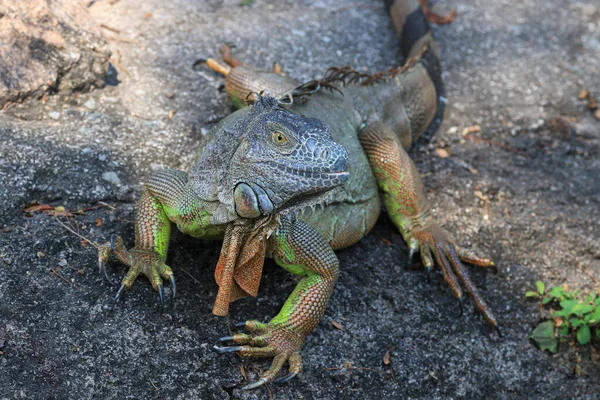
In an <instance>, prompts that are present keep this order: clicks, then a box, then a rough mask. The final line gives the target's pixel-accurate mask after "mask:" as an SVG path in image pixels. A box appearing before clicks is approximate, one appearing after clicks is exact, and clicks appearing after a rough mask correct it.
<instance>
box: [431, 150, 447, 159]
mask: <svg viewBox="0 0 600 400" xmlns="http://www.w3.org/2000/svg"><path fill="white" fill-rule="evenodd" d="M435 154H437V155H438V157H440V158H448V157H450V151H448V150H447V149H435Z"/></svg>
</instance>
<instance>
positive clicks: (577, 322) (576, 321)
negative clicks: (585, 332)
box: [570, 318, 583, 328]
mask: <svg viewBox="0 0 600 400" xmlns="http://www.w3.org/2000/svg"><path fill="white" fill-rule="evenodd" d="M570 323H571V326H573V327H575V328H577V327H578V326H581V325H583V321H582V320H580V319H577V318H571V321H570Z"/></svg>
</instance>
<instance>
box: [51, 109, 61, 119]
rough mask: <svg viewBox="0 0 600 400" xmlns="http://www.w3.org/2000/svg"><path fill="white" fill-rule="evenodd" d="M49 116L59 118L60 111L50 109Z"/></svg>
mask: <svg viewBox="0 0 600 400" xmlns="http://www.w3.org/2000/svg"><path fill="white" fill-rule="evenodd" d="M48 116H49V117H50V118H52V119H55V120H56V119H59V118H60V113H59V112H58V111H50V112H49V113H48Z"/></svg>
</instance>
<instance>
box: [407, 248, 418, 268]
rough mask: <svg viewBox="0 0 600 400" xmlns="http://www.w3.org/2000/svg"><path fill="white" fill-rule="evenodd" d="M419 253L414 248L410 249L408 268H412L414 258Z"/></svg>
mask: <svg viewBox="0 0 600 400" xmlns="http://www.w3.org/2000/svg"><path fill="white" fill-rule="evenodd" d="M416 251H417V249H415V248H414V247H412V246H411V247H410V249H409V250H408V267H409V268H410V267H411V265H412V263H413V257H414V255H415V252H416Z"/></svg>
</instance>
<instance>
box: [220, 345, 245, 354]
mask: <svg viewBox="0 0 600 400" xmlns="http://www.w3.org/2000/svg"><path fill="white" fill-rule="evenodd" d="M243 349H244V348H243V347H242V346H228V347H217V346H213V350H214V351H216V352H217V353H221V354H225V353H235V352H236V351H241V350H243Z"/></svg>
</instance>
